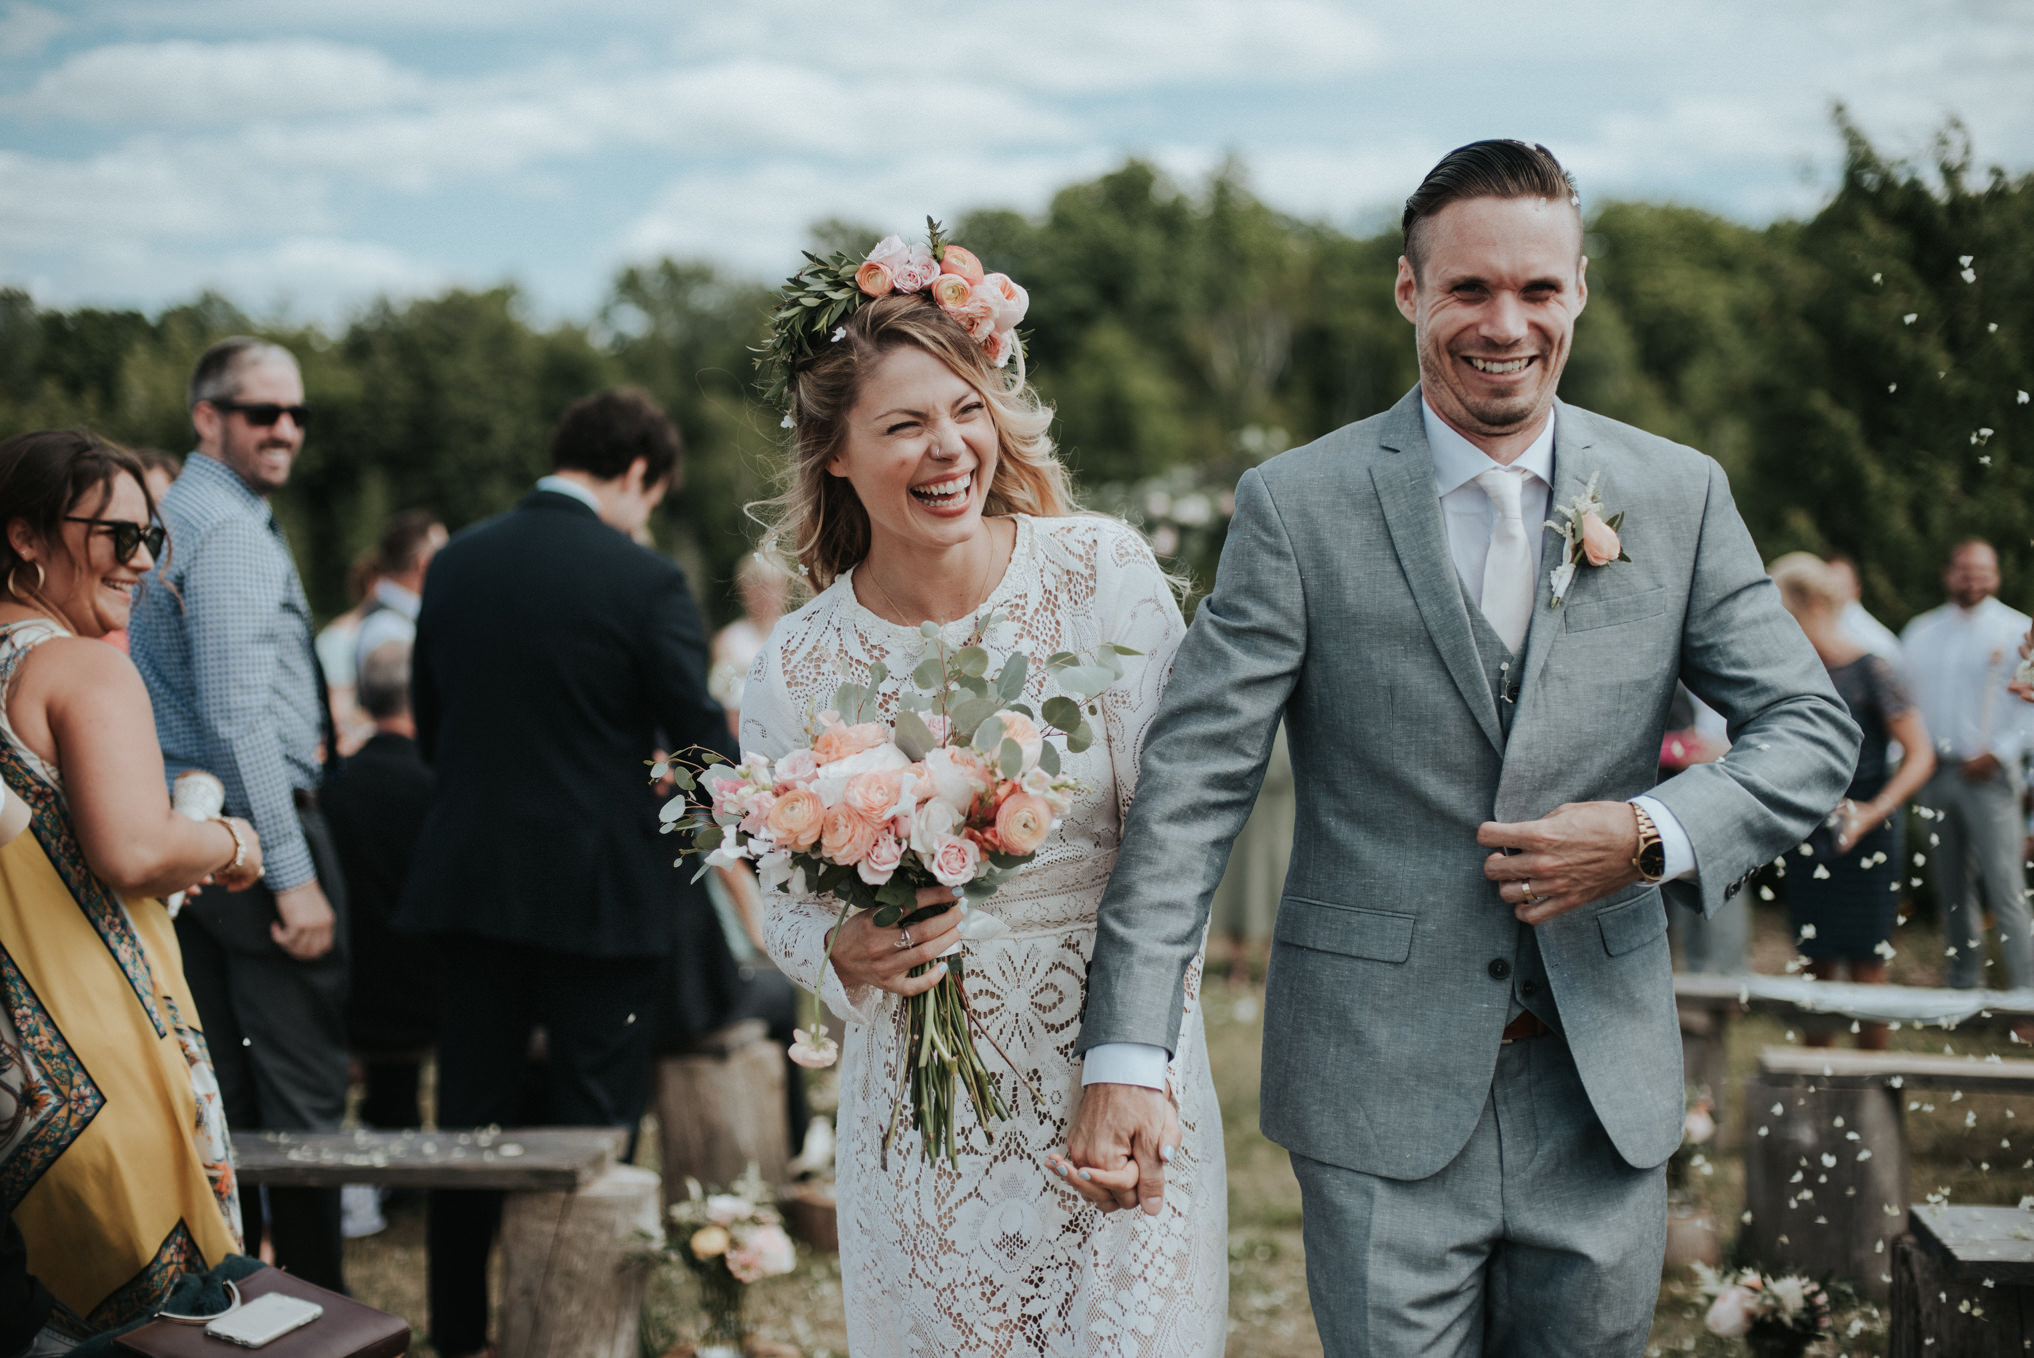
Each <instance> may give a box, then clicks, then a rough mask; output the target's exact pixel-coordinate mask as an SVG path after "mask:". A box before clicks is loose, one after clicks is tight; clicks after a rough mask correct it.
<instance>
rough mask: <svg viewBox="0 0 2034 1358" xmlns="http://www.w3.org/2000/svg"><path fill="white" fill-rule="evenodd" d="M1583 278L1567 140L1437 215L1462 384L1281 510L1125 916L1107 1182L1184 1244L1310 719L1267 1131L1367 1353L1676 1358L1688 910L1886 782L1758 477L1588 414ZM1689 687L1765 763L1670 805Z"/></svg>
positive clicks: (1427, 369)
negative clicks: (1179, 1169) (1213, 1054)
mask: <svg viewBox="0 0 2034 1358" xmlns="http://www.w3.org/2000/svg"><path fill="white" fill-rule="evenodd" d="M1581 246H1582V220H1581V211H1580V200H1579V199H1578V198H1577V197H1576V195H1575V191H1574V186H1573V184H1572V182H1571V181H1570V180H1569V178H1568V176H1567V174H1566V172H1565V171H1563V170H1562V169H1561V167H1560V165H1559V164H1558V163H1557V162H1556V161H1555V159H1554V157H1553V156H1552V155H1551V154H1550V153H1549V152H1548V151H1547V150H1546V149H1545V148H1544V147H1536V146H1527V145H1524V144H1523V143H1520V142H1515V141H1486V142H1478V143H1475V144H1474V145H1470V146H1465V147H1462V148H1460V149H1459V150H1456V151H1454V152H1451V153H1450V154H1449V155H1448V156H1447V157H1446V158H1445V159H1443V160H1442V161H1441V163H1440V164H1439V165H1437V166H1435V168H1434V169H1433V171H1432V172H1431V173H1430V174H1429V175H1428V176H1427V178H1426V181H1425V182H1424V183H1422V184H1421V185H1420V187H1419V190H1418V191H1417V192H1416V193H1414V194H1413V196H1412V197H1411V198H1410V199H1409V200H1408V201H1407V203H1406V211H1405V255H1404V257H1403V258H1401V259H1400V260H1399V265H1398V283H1397V298H1398V305H1399V309H1400V311H1402V312H1403V313H1404V314H1405V316H1406V318H1407V319H1408V320H1410V321H1411V322H1412V323H1413V326H1414V331H1415V335H1416V337H1417V343H1418V348H1419V365H1420V385H1419V386H1418V387H1417V388H1415V389H1414V390H1413V391H1412V392H1410V393H1408V394H1407V395H1406V397H1405V398H1404V399H1403V400H1401V401H1400V402H1399V403H1398V404H1397V405H1396V406H1394V407H1393V408H1392V409H1391V410H1389V411H1386V412H1385V413H1384V414H1382V415H1379V416H1376V417H1374V418H1372V419H1368V420H1364V421H1361V422H1360V423H1357V424H1353V425H1350V426H1348V427H1347V428H1344V429H1340V430H1337V431H1336V432H1334V433H1332V434H1329V435H1328V436H1327V437H1325V438H1323V439H1321V440H1319V441H1318V442H1315V443H1313V444H1310V445H1308V446H1307V447H1304V448H1300V449H1297V450H1295V451H1293V452H1289V453H1286V454H1284V455H1283V456H1281V457H1278V458H1275V459H1273V460H1272V461H1270V462H1267V463H1265V464H1264V465H1263V466H1261V467H1258V468H1256V469H1254V470H1252V471H1251V472H1249V473H1247V474H1246V475H1245V476H1244V477H1243V479H1242V482H1241V483H1240V484H1239V485H1238V486H1237V490H1236V513H1235V518H1234V521H1233V523H1232V525H1231V527H1230V529H1229V537H1228V542H1227V545H1226V546H1225V547H1224V549H1223V552H1222V562H1221V568H1220V573H1219V575H1218V577H1217V580H1216V583H1215V589H1214V592H1213V593H1212V594H1211V595H1209V596H1208V598H1207V599H1206V601H1204V602H1203V603H1202V604H1201V607H1200V611H1199V614H1198V616H1197V617H1196V618H1195V620H1194V624H1193V627H1192V629H1191V631H1190V632H1189V633H1188V636H1187V638H1186V641H1185V644H1184V645H1183V646H1182V647H1181V649H1180V652H1179V655H1178V658H1177V660H1176V662H1175V664H1174V666H1173V671H1172V679H1171V684H1170V687H1169V688H1168V689H1167V691H1166V695H1165V702H1164V706H1163V708H1162V710H1161V712H1160V714H1159V716H1158V718H1157V720H1156V722H1155V723H1154V725H1153V726H1152V729H1151V732H1150V734H1149V736H1148V738H1147V740H1146V742H1145V746H1144V759H1143V771H1142V776H1141V778H1140V780H1139V782H1138V786H1137V800H1136V802H1135V804H1134V806H1133V808H1132V811H1131V814H1130V817H1129V821H1128V824H1127V826H1126V827H1125V833H1124V841H1123V850H1122V854H1121V857H1120V858H1119V859H1118V861H1117V864H1116V869H1115V873H1114V875H1113V877H1112V878H1111V881H1110V883H1109V888H1108V893H1107V895H1106V896H1105V897H1104V899H1103V901H1102V905H1101V912H1100V919H1099V923H1098V927H1097V937H1096V942H1095V953H1094V959H1093V962H1092V964H1091V967H1090V971H1089V979H1088V1001H1087V1017H1086V1021H1085V1024H1084V1026H1083V1028H1082V1032H1081V1036H1080V1039H1079V1047H1080V1049H1081V1050H1083V1051H1084V1052H1085V1053H1086V1068H1085V1077H1084V1078H1085V1081H1086V1085H1087V1088H1086V1090H1085V1093H1084V1097H1083V1100H1082V1103H1081V1107H1080V1109H1079V1112H1078V1114H1077V1116H1076V1118H1075V1121H1074V1124H1073V1126H1072V1128H1071V1130H1070V1133H1069V1146H1068V1155H1069V1158H1070V1159H1071V1160H1072V1162H1073V1164H1074V1166H1075V1170H1076V1172H1075V1174H1074V1175H1073V1176H1072V1177H1071V1178H1070V1180H1069V1181H1070V1183H1072V1185H1073V1186H1074V1187H1075V1188H1077V1189H1078V1190H1079V1191H1081V1192H1083V1193H1084V1194H1086V1195H1087V1196H1089V1197H1090V1198H1091V1199H1094V1200H1096V1201H1098V1202H1101V1203H1103V1205H1105V1206H1114V1207H1133V1206H1138V1205H1141V1206H1142V1207H1143V1208H1144V1209H1145V1210H1146V1211H1163V1210H1168V1206H1169V1205H1168V1204H1166V1203H1165V1202H1164V1201H1163V1196H1162V1195H1163V1191H1164V1190H1163V1183H1164V1161H1165V1160H1166V1159H1168V1158H1171V1157H1172V1155H1173V1154H1174V1153H1175V1151H1176V1150H1177V1148H1178V1147H1179V1144H1180V1143H1179V1138H1178V1136H1177V1132H1176V1127H1177V1124H1176V1122H1175V1121H1174V1116H1173V1111H1172V1105H1171V1104H1170V1103H1169V1102H1168V1101H1167V1099H1166V1096H1165V1094H1164V1093H1163V1092H1161V1091H1162V1090H1163V1088H1164V1085H1165V1082H1166V1066H1167V1059H1168V1053H1169V1052H1171V1051H1172V1050H1173V1048H1174V1046H1175V1044H1176V1042H1177V1034H1178V1029H1179V1026H1180V1015H1181V1009H1182V1003H1183V992H1184V987H1185V984H1186V973H1187V969H1188V964H1189V963H1190V962H1191V960H1192V958H1193V956H1194V954H1195V950H1196V948H1197V947H1198V946H1199V943H1200V939H1201V935H1202V933H1203V930H1204V929H1205V927H1206V923H1207V917H1208V903H1209V899H1210V896H1211V894H1212V893H1213V891H1214V889H1215V886H1216V884H1217V883H1218V882H1219V881H1220V879H1221V876H1222V871H1223V867H1224V865H1225V863H1226V862H1227V859H1228V855H1229V848H1230V845H1231V843H1232V842H1233V840H1234V839H1235V836H1236V834H1237V832H1238V830H1240V829H1241V827H1242V825H1243V822H1244V820H1245V818H1246V817H1247V816H1248V815H1249V812H1250V807H1251V804H1252V801H1253V800H1254V798H1255V796H1256V793H1257V788H1258V784H1259V782H1260V780H1261V779H1262V776H1263V772H1264V766H1265V760H1266V756H1267V755H1268V753H1269V751H1270V749H1271V744H1272V738H1273V736H1274V734H1275V733H1276V731H1277V729H1278V725H1279V722H1280V720H1281V719H1283V721H1284V722H1285V723H1286V725H1287V727H1288V728H1289V733H1290V737H1291V739H1290V745H1291V750H1292V761H1293V772H1294V776H1295V778H1296V779H1297V782H1298V786H1299V788H1300V790H1301V791H1300V799H1299V809H1298V821H1297V825H1296V828H1295V832H1294V840H1293V854H1292V867H1291V870H1290V872H1289V874H1288V876H1287V878H1286V882H1285V894H1284V897H1283V899H1282V900H1281V902H1280V904H1279V911H1278V920H1277V925H1276V929H1275V934H1274V939H1275V941H1274V946H1273V951H1272V959H1271V971H1270V978H1269V982H1268V993H1267V996H1266V1006H1265V1024H1264V1033H1265V1040H1264V1075H1263V1080H1264V1088H1263V1098H1262V1105H1261V1107H1262V1112H1261V1122H1262V1125H1263V1129H1264V1133H1265V1135H1266V1136H1268V1137H1270V1138H1271V1139H1272V1140H1273V1141H1276V1142H1278V1143H1279V1144H1280V1145H1282V1146H1284V1147H1286V1148H1287V1150H1289V1151H1290V1152H1291V1155H1292V1163H1293V1169H1294V1172H1295V1173H1296V1174H1297V1176H1298V1178H1299V1182H1300V1188H1301V1192H1302V1195H1303V1200H1304V1232H1305V1239H1306V1249H1307V1280H1308V1285H1309V1290H1310V1291H1311V1293H1312V1298H1313V1307H1314V1316H1315V1319H1316V1321H1317V1322H1318V1324H1319V1327H1320V1333H1321V1338H1322V1341H1323V1343H1324V1344H1325V1346H1326V1349H1327V1352H1328V1353H1329V1354H1331V1355H1355V1354H1366V1355H1367V1354H1378V1355H1397V1354H1407V1355H1411V1354H1420V1355H1428V1354H1444V1355H1468V1354H1479V1353H1490V1354H1514V1355H1548V1358H1552V1355H1561V1356H1562V1358H1576V1355H1636V1354H1638V1353H1640V1352H1641V1351H1642V1350H1643V1348H1644V1345H1645V1341H1646V1335H1647V1329H1648V1326H1649V1324H1650V1322H1651V1318H1652V1311H1653V1305H1654V1300H1655V1298H1656V1296H1657V1293H1658V1288H1659V1276H1660V1261H1661V1254H1662V1251H1663V1249H1664V1246H1665V1234H1666V1180H1665V1175H1664V1172H1663V1169H1662V1166H1663V1165H1664V1163H1665V1161H1666V1160H1667V1158H1668V1156H1669V1155H1670V1154H1671V1153H1672V1152H1673V1150H1674V1149H1675V1147H1676V1146H1677V1145H1678V1144H1679V1143H1680V1137H1681V1118H1682V1101H1683V1091H1682V1086H1681V1048H1680V1037H1679V1031H1678V1026H1677V1023H1676V1020H1675V1012H1674V992H1673V981H1672V976H1671V974H1670V969H1669V964H1668V957H1667V921H1666V915H1665V909H1664V906H1663V896H1664V897H1666V898H1671V899H1674V900H1676V901H1677V902H1678V903H1679V905H1681V906H1684V907H1691V908H1694V909H1699V910H1702V911H1704V912H1705V913H1713V912H1714V911H1715V910H1716V909H1717V908H1718V907H1719V906H1721V905H1722V904H1723V902H1724V901H1726V900H1727V899H1729V898H1730V897H1732V896H1733V895H1735V894H1736V893H1737V892H1738V891H1739V890H1741V889H1742V887H1743V885H1744V882H1745V880H1746V878H1747V877H1748V876H1749V875H1750V873H1751V871H1752V870H1753V869H1754V868H1755V867H1757V865H1758V864H1760V863H1762V862H1764V861H1766V860H1768V859H1771V858H1772V857H1773V856H1774V855H1775V854H1777V853H1779V852H1781V851H1783V850H1784V849H1785V848H1787V847H1788V846H1790V845H1793V844H1797V843H1799V842H1800V841H1801V839H1802V838H1803V837H1804V836H1805V835H1806V834H1807V833H1808V831H1809V829H1810V828H1811V827H1812V826H1814V825H1815V824H1816V823H1817V822H1818V821H1820V820H1821V818H1822V817H1823V816H1824V815H1825V814H1826V813H1827V812H1828V811H1829V809H1830V808H1831V807H1833V806H1834V805H1836V803H1837V800H1838V799H1839V798H1840V797H1841V796H1842V795H1843V790H1844V786H1845V783H1846V782H1847V780H1848V778H1849V776H1850V771H1851V767H1852V763H1853V761H1854V759H1855V757H1856V753H1857V746H1858V732H1857V728H1856V727H1855V726H1854V725H1853V724H1852V722H1851V721H1850V718H1849V717H1848V715H1847V714H1846V713H1845V710H1844V708H1843V706H1842V704H1841V703H1839V702H1838V701H1837V699H1836V696H1835V694H1834V692H1833V691H1832V690H1831V688H1830V685H1829V682H1828V680H1827V678H1826V677H1825V675H1824V672H1823V668H1822V666H1821V664H1820V663H1819V662H1818V661H1817V660H1816V657H1815V653H1814V651H1813V650H1812V649H1811V648H1810V647H1809V645H1808V643H1807V641H1806V639H1805V638H1804V637H1803V635H1802V633H1801V630H1800V628H1799V627H1797V626H1796V625H1795V624H1794V622H1793V620H1792V619H1791V618H1790V617H1789V616H1788V615H1787V613H1786V612H1785V611H1784V610H1783V609H1782V608H1781V606H1780V599H1779V595H1778V593H1777V591H1776V590H1775V589H1774V587H1773V585H1772V583H1771V581H1770V580H1768V579H1767V577H1766V575H1765V572H1764V570H1763V568H1762V567H1761V565H1760V561H1759V555H1758V552H1757V550H1756V548H1755V547H1754V546H1753V543H1752V540H1751V537H1750V535H1749V534H1748V533H1747V532H1746V531H1745V527H1744V524H1743V522H1742V521H1741V520H1740V519H1739V517H1738V513H1737V510H1736V508H1735V507H1734V506H1733V504H1732V502H1731V498H1730V490H1729V486H1728V484H1727V483H1726V481H1725V478H1724V475H1723V472H1722V469H1721V468H1719V467H1718V466H1717V465H1716V463H1714V462H1713V461H1711V460H1710V459H1709V458H1707V457H1705V456H1703V455H1702V454H1700V453H1697V452H1695V451H1693V450H1691V449H1688V448H1683V447H1679V446H1677V445H1675V444H1671V443H1668V442H1666V441H1665V440H1663V439H1659V438H1655V437H1653V436H1651V435H1649V434H1646V433H1644V432H1643V431H1641V430H1638V429H1634V428H1632V427H1630V426H1628V425H1623V424H1619V423H1617V422H1616V421H1614V420H1609V419H1605V418H1604V417H1602V416H1600V415H1594V414H1591V413H1589V412H1588V411H1585V410H1582V409H1579V408H1577V407H1575V406H1570V405H1565V404H1563V403H1561V402H1559V401H1557V400H1556V399H1555V394H1554V393H1555V387H1556V385H1557V384H1558V382H1559V380H1560V376H1561V369H1562V367H1563V365H1564V364H1565V363H1566V361H1567V357H1568V351H1569V344H1570V341H1571V339H1572V337H1573V334H1574V325H1575V318H1576V317H1577V316H1578V315H1580V313H1581V311H1582V307H1583V303H1584V301H1585V299H1586V297H1587V288H1586V285H1585V283H1584V271H1585V269H1586V266H1587V261H1586V260H1585V259H1583V257H1582V253H1581ZM1620 516H1621V517H1620ZM1550 520H1551V521H1552V523H1553V524H1555V525H1558V527H1552V526H1549V527H1543V525H1544V524H1547V523H1548V521H1550ZM1620 539H1621V540H1620ZM1677 679H1678V680H1681V681H1684V682H1685V683H1686V684H1687V685H1688V687H1689V688H1690V689H1692V690H1693V691H1694V692H1695V693H1696V694H1698V695H1699V696H1700V697H1702V698H1703V699H1704V700H1705V701H1707V702H1708V703H1710V704H1711V705H1712V706H1714V707H1715V708H1716V709H1717V710H1718V711H1720V712H1722V713H1723V714H1724V716H1725V717H1726V718H1727V719H1728V720H1729V723H1730V731H1731V735H1732V737H1733V739H1734V741H1735V745H1734V746H1733V748H1732V750H1731V753H1730V755H1729V756H1728V757H1727V758H1725V759H1723V760H1721V761H1719V762H1717V763H1713V764H1702V765H1697V766H1696V767H1694V768H1691V769H1689V770H1687V771H1685V772H1683V773H1680V774H1677V775H1676V776H1674V777H1673V778H1671V779H1669V780H1668V781H1667V782H1665V783H1662V784H1660V785H1659V786H1657V787H1655V786H1654V780H1655V776H1656V767H1657V762H1658V757H1659V748H1660V739H1661V736H1662V734H1663V732H1664V730H1665V726H1666V719H1667V709H1668V704H1669V702H1670V700H1671V699H1672V697H1673V694H1674V684H1675V681H1676V680H1677ZM1083 1168H1084V1169H1086V1171H1087V1174H1088V1176H1089V1177H1088V1178H1087V1179H1086V1180H1082V1179H1081V1178H1080V1176H1079V1170H1080V1169H1083ZM1170 1206H1171V1209H1172V1210H1178V1205H1176V1204H1175V1205H1170Z"/></svg>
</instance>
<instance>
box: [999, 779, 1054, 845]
mask: <svg viewBox="0 0 2034 1358" xmlns="http://www.w3.org/2000/svg"><path fill="white" fill-rule="evenodd" d="M1051 833H1052V808H1051V807H1049V806H1047V805H1046V804H1045V799H1044V798H1043V797H1034V796H1032V795H1031V794H1030V793H1028V792H1019V793H1017V794H1016V795H1015V796H1013V797H1010V798H1008V799H1007V800H1005V801H1004V803H1003V805H1002V807H1001V808H999V809H998V810H997V812H996V838H997V839H999V840H1001V841H1002V843H1003V852H1004V853H1007V854H1015V855H1017V856H1018V857H1020V858H1022V857H1026V856H1028V855H1031V854H1034V853H1037V852H1038V849H1039V846H1040V845H1042V844H1044V843H1045V837H1046V836H1047V835H1049V834H1051Z"/></svg>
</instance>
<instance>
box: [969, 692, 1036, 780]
mask: <svg viewBox="0 0 2034 1358" xmlns="http://www.w3.org/2000/svg"><path fill="white" fill-rule="evenodd" d="M996 717H997V719H999V720H1000V721H1001V722H1002V723H1003V735H1002V737H1001V739H999V740H998V741H997V742H996V749H994V750H985V751H983V758H984V759H986V760H987V761H988V765H989V767H990V768H995V767H996V754H997V751H999V750H1001V749H1002V748H1003V741H1005V740H1014V741H1016V742H1017V748H1018V749H1019V750H1021V751H1023V752H1024V767H1023V768H1020V769H1018V770H1017V776H1018V777H1020V778H1021V777H1023V776H1024V774H1026V773H1027V772H1029V771H1030V770H1031V769H1032V768H1034V767H1035V766H1036V765H1037V763H1038V752H1039V750H1040V749H1041V748H1043V747H1044V745H1045V736H1044V733H1042V732H1041V731H1040V730H1039V729H1038V723H1037V722H1035V721H1033V720H1031V718H1029V717H1027V716H1025V715H1024V714H1023V713H1022V712H1017V711H1014V710H1012V709H1010V708H1007V707H1006V708H1004V709H1003V710H1002V711H1001V712H998V713H997V714H996Z"/></svg>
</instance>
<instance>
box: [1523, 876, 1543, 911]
mask: <svg viewBox="0 0 2034 1358" xmlns="http://www.w3.org/2000/svg"><path fill="white" fill-rule="evenodd" d="M1519 885H1520V886H1521V887H1523V888H1524V889H1525V903H1526V904H1527V905H1531V904H1533V903H1534V902H1535V901H1537V900H1539V897H1538V896H1535V895H1533V879H1532V878H1530V877H1526V878H1522V879H1521V880H1520V882H1519Z"/></svg>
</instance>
